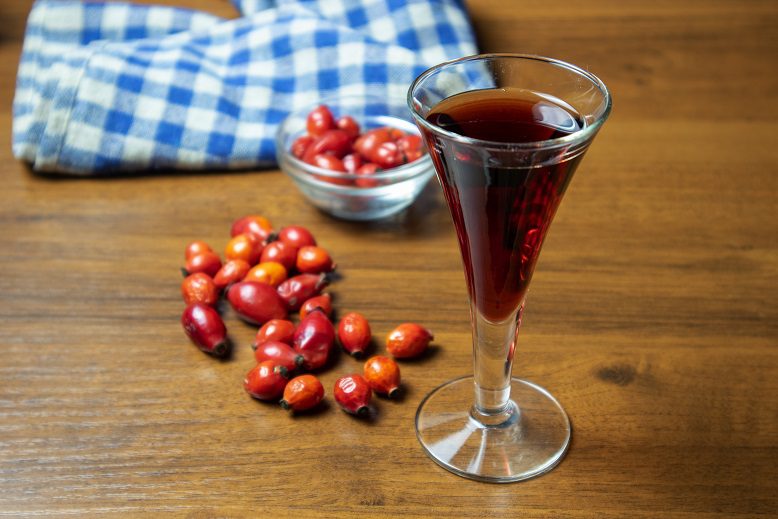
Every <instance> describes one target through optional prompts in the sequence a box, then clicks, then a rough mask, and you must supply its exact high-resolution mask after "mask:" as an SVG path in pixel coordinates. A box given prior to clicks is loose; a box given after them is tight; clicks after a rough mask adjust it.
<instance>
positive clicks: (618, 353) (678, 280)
mask: <svg viewBox="0 0 778 519" xmlns="http://www.w3.org/2000/svg"><path fill="white" fill-rule="evenodd" d="M169 3H170V4H172V5H184V6H190V7H195V8H203V9H207V10H209V11H211V12H214V13H215V14H219V15H222V16H225V17H231V16H235V12H234V10H233V9H232V8H231V7H230V6H229V4H228V3H227V2H226V1H222V0H220V1H206V0H199V1H195V0H191V1H185V0H180V1H177V2H169ZM30 4H31V2H30V1H29V0H25V1H23V2H3V3H2V5H0V23H2V26H3V29H2V30H1V31H0V33H1V34H2V36H1V37H0V71H2V73H1V74H0V141H2V142H4V143H6V144H3V145H2V146H0V175H1V176H2V177H1V178H2V181H3V187H2V189H1V190H0V193H1V195H0V196H1V197H2V201H1V202H0V323H2V324H0V348H2V351H1V352H0V355H1V356H0V358H1V359H2V360H1V361H0V516H49V515H51V516H136V515H151V516H154V515H160V514H169V515H175V516H188V517H197V518H200V517H203V518H205V517H254V516H260V517H365V516H367V517H370V516H376V517H378V516H381V517H440V516H443V515H445V516H450V517H556V518H568V517H570V518H573V517H574V518H586V517H597V518H617V517H618V518H621V517H633V518H653V517H666V518H679V519H680V518H684V519H687V518H698V517H716V518H733V517H744V518H745V517H775V514H776V510H778V499H777V498H776V495H778V470H776V465H777V464H778V441H777V440H778V297H776V287H778V232H777V231H778V229H777V226H776V222H778V209H776V203H775V198H776V194H778V171H776V164H778V146H776V141H775V134H776V130H778V127H777V126H776V123H775V121H776V119H777V118H778V100H777V99H778V98H777V97H776V95H775V93H776V92H777V91H778V74H776V72H775V70H776V65H777V63H776V56H778V31H776V30H775V28H776V27H777V26H778V6H777V5H776V4H775V2H767V1H758V0H750V1H744V2H737V3H735V2H726V1H716V0H712V1H701V0H699V1H698V0H693V1H689V2H673V1H669V0H659V1H655V2H651V3H648V2H631V3H624V2H620V1H617V0H590V1H586V2H583V1H575V2H563V3H556V4H553V3H552V4H549V3H548V2H539V1H535V0H527V1H524V2H520V3H518V2H516V3H513V2H505V1H496V0H471V1H470V2H469V3H468V7H469V10H470V14H471V16H472V18H473V21H474V25H475V27H476V31H477V33H478V37H479V41H480V43H481V46H482V49H483V50H484V51H518V52H532V53H539V54H545V55H551V56H554V57H558V58H561V59H566V60H570V61H572V62H574V63H577V64H580V65H582V66H584V67H586V68H589V69H590V70H592V72H594V73H596V74H597V75H599V76H600V77H601V78H603V80H604V81H605V82H606V83H607V84H608V85H609V87H610V88H611V90H612V91H613V93H614V99H615V103H614V111H613V115H612V117H611V120H610V121H609V122H608V123H607V125H606V126H605V128H604V129H603V131H602V132H601V134H600V136H599V137H598V138H597V141H596V142H595V144H594V146H593V148H592V149H591V151H590V152H589V153H588V155H587V157H586V158H585V160H584V162H583V165H582V167H581V168H580V170H579V173H578V175H577V177H576V179H575V180H574V182H573V185H572V187H571V189H570V190H569V192H568V194H567V197H566V201H565V203H564V204H563V205H562V207H561V209H560V211H559V213H558V215H557V218H556V222H555V224H554V226H553V230H552V231H551V233H550V235H549V238H548V240H547V242H546V245H545V247H544V252H543V255H542V258H541V260H540V262H539V265H538V268H537V271H536V274H535V279H534V281H533V287H532V290H531V294H530V299H529V302H528V307H527V312H526V318H525V321H524V322H525V326H524V329H523V331H522V337H521V342H520V347H519V353H518V355H517V361H516V366H515V369H514V373H515V374H517V375H520V376H522V377H526V378H528V379H530V380H533V381H536V382H538V383H540V384H542V385H544V386H545V387H547V388H548V389H549V390H550V391H551V392H552V393H554V394H555V395H556V396H557V397H558V398H559V400H560V401H561V402H562V404H563V405H564V406H565V408H566V410H567V411H568V413H569V415H570V417H571V419H572V422H573V427H574V437H573V444H572V447H571V449H570V452H569V454H568V456H567V458H566V459H565V460H564V461H563V463H562V464H561V465H560V466H559V467H558V468H556V469H555V470H554V471H552V472H551V473H549V474H547V475H545V476H543V477H541V478H538V479H535V480H531V481H528V482H524V483H519V484H514V485H503V486H501V485H488V484H481V483H475V482H471V481H467V480H464V479H461V478H458V477H457V476H454V475H451V474H449V473H447V472H445V471H443V470H442V469H440V468H438V467H437V466H436V465H435V464H434V463H432V462H431V461H430V460H429V459H427V458H426V456H425V455H424V454H423V452H422V450H421V448H420V447H419V445H418V443H417V441H416V438H415V435H414V432H413V427H412V424H413V417H414V413H415V411H416V407H417V405H418V403H419V401H420V400H421V398H422V397H423V395H425V394H426V393H427V392H428V391H429V390H430V389H432V388H433V387H435V386H436V385H438V384H440V383H442V382H444V381H446V380H448V379H451V378H453V377H455V376H458V375H462V374H466V373H467V372H468V371H469V370H470V366H469V362H470V351H469V346H468V342H469V325H468V321H467V319H468V312H467V306H466V305H467V300H466V293H465V285H464V278H463V274H462V271H461V266H460V260H459V257H458V251H457V248H456V240H455V237H454V234H453V229H452V228H451V224H450V222H449V218H448V214H447V211H446V209H445V206H444V204H443V201H442V197H441V195H440V193H439V192H438V187H437V186H436V185H435V184H430V186H429V187H428V189H427V190H426V191H425V193H424V194H423V196H422V198H421V200H420V201H419V203H417V204H416V205H415V206H413V207H412V208H411V209H409V210H408V211H406V212H405V213H403V214H401V215H399V216H398V217H396V218H393V219H390V220H388V221H384V222H380V223H375V224H356V223H348V222H342V221H338V220H334V219H332V218H329V217H327V216H325V215H323V214H321V213H319V212H318V211H316V210H315V209H313V208H312V207H311V206H309V205H307V204H306V203H305V202H304V200H303V199H302V198H301V195H299V194H298V193H297V192H296V191H295V189H294V188H293V186H292V184H291V183H290V181H289V180H288V179H287V178H285V177H284V176H283V175H282V174H281V173H280V172H278V171H255V172H248V173H219V172H216V173H212V174H192V175H184V174H162V175H148V176H141V177H139V178H129V177H116V178H110V179H99V180H96V179H72V178H66V179H60V178H52V177H47V176H39V175H36V174H33V173H31V172H30V171H29V170H28V169H27V167H26V166H25V165H23V164H21V163H19V162H17V161H16V160H15V159H14V158H13V157H12V155H11V151H10V146H8V144H7V143H8V142H10V132H11V99H12V96H13V84H14V77H15V72H16V65H17V61H18V55H19V51H20V48H21V38H22V34H23V27H24V20H25V17H26V14H27V12H28V11H29V6H30ZM247 213H261V214H264V215H266V216H268V217H269V218H270V219H271V220H273V222H274V223H275V224H276V225H277V226H282V225H286V224H292V223H296V224H301V225H305V226H308V227H309V228H311V229H312V230H314V232H315V234H316V236H317V238H318V239H319V241H320V242H321V243H322V244H323V245H325V246H326V247H327V248H329V249H330V250H331V251H332V253H333V255H334V256H335V258H336V260H337V262H338V264H339V266H340V270H341V272H342V274H343V277H342V279H340V280H339V281H338V282H337V283H336V284H335V285H333V287H332V292H333V294H334V295H335V297H336V307H337V309H338V311H339V312H345V311H349V310H358V311H361V312H363V313H364V314H365V315H366V316H367V317H368V319H370V321H371V323H372V326H373V330H374V332H375V336H376V337H377V338H380V337H382V336H383V335H384V334H385V333H386V332H388V331H389V330H390V329H391V328H392V327H393V326H394V325H395V324H397V323H399V322H402V321H406V320H415V321H419V322H422V323H424V324H426V325H427V326H429V327H430V328H431V329H432V330H433V331H434V332H435V335H436V348H435V351H434V354H433V355H430V356H429V357H428V358H426V359H425V360H423V361H421V362H417V363H404V364H403V365H402V369H403V376H404V379H405V381H406V387H407V394H406V396H405V399H404V401H402V402H390V401H386V400H379V401H378V404H377V405H378V418H377V419H376V420H375V421H374V422H368V423H366V422H362V421H359V420H354V419H351V418H349V417H348V416H345V415H344V414H343V413H341V412H340V411H339V410H337V409H336V408H335V406H334V403H333V401H332V400H331V399H328V405H327V406H325V408H324V409H323V410H322V411H321V412H319V413H316V414H314V415H311V416H301V417H298V418H291V417H290V416H288V415H286V414H285V413H283V412H281V411H280V410H278V409H276V408H275V407H274V406H272V405H264V404H261V403H257V402H254V401H252V400H251V399H249V398H248V397H247V396H246V394H245V393H244V392H243V390H242V389H241V382H242V378H243V375H244V374H245V372H246V371H248V369H249V368H250V367H251V366H252V358H253V357H252V353H251V351H250V349H249V347H248V345H249V343H250V340H251V338H252V337H253V334H254V329H253V328H252V327H250V326H247V325H244V324H242V323H240V322H239V321H238V320H237V319H236V318H235V316H234V315H233V314H232V313H231V312H230V311H226V322H227V325H228V327H229V330H230V333H231V336H232V338H233V340H234V341H235V343H236V344H237V346H238V348H237V349H236V352H235V354H234V356H233V357H232V358H231V359H229V360H227V361H222V362H220V361H214V360H213V359H210V358H208V357H206V356H204V355H203V354H201V353H200V352H198V351H197V350H196V349H195V348H193V347H192V346H191V345H189V344H188V343H187V341H186V339H185V337H184V335H183V333H182V331H181V328H180V325H179V322H178V320H179V317H180V312H181V311H182V309H183V306H182V302H181V301H180V297H179V291H178V290H179V288H178V287H179V283H180V277H179V276H178V273H177V269H178V267H179V266H180V264H181V262H182V252H183V248H184V246H185V244H186V243H187V242H188V241H190V240H191V239H195V238H202V239H205V240H207V241H209V242H210V243H211V244H213V245H214V246H216V247H217V248H219V249H221V248H222V247H223V246H224V244H225V243H226V241H227V240H226V238H227V234H228V229H229V225H230V223H231V221H232V220H233V219H234V218H236V217H238V216H241V215H243V214H247ZM379 343H380V340H379ZM382 350H383V346H382V345H381V344H379V345H378V347H377V351H382ZM358 369H360V365H359V363H357V362H356V361H354V360H352V359H350V358H345V357H343V356H342V357H341V358H339V359H338V361H337V363H336V365H335V366H334V367H333V368H332V369H331V370H329V371H327V372H325V373H324V374H323V375H322V377H321V378H322V380H323V382H324V384H325V388H326V389H327V390H328V393H331V387H332V384H333V382H334V380H335V379H336V378H337V377H338V376H339V375H341V374H344V373H348V372H351V371H356V370H358Z"/></svg>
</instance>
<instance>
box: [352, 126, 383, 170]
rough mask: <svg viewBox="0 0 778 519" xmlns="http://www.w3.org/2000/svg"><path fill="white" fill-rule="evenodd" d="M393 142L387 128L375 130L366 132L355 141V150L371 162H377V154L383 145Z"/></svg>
mask: <svg viewBox="0 0 778 519" xmlns="http://www.w3.org/2000/svg"><path fill="white" fill-rule="evenodd" d="M391 140H392V137H391V135H390V134H389V130H388V129H387V128H375V129H373V130H369V131H366V132H365V133H363V134H362V135H360V136H359V137H357V140H356V141H354V150H355V151H356V152H357V153H359V154H360V155H362V156H363V157H364V158H366V159H367V160H369V161H371V162H375V160H374V157H375V152H376V150H377V149H378V147H379V146H381V144H383V143H385V142H389V141H391Z"/></svg>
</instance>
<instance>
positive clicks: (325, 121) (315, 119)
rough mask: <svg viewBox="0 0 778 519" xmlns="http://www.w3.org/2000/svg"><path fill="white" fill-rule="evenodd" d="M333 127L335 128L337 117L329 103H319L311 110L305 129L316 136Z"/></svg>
mask: <svg viewBox="0 0 778 519" xmlns="http://www.w3.org/2000/svg"><path fill="white" fill-rule="evenodd" d="M332 128H335V118H334V117H333V116H332V112H331V111H330V109H329V107H328V106H327V105H319V106H317V107H316V108H314V109H313V110H311V112H310V113H309V114H308V117H307V119H306V121H305V129H306V130H308V133H310V134H311V135H314V136H315V135H321V134H323V133H324V132H326V131H327V130H330V129H332Z"/></svg>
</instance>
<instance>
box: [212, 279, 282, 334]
mask: <svg viewBox="0 0 778 519" xmlns="http://www.w3.org/2000/svg"><path fill="white" fill-rule="evenodd" d="M227 300H228V301H229V302H230V306H232V308H233V309H234V310H235V312H237V314H238V316H240V318H241V319H243V320H244V321H248V322H250V323H254V324H259V325H262V324H265V323H266V322H268V321H270V320H271V319H286V315H287V312H286V303H284V300H283V299H281V297H279V295H278V293H277V292H276V291H275V289H274V288H273V287H271V286H270V285H266V284H264V283H257V282H256V281H241V282H240V283H235V284H234V285H232V286H231V287H230V289H229V290H228V291H227Z"/></svg>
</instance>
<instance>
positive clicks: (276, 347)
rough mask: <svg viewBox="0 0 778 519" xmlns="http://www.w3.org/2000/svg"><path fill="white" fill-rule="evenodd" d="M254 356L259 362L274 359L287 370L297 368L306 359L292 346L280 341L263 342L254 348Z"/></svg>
mask: <svg viewBox="0 0 778 519" xmlns="http://www.w3.org/2000/svg"><path fill="white" fill-rule="evenodd" d="M254 358H255V359H256V360H257V362H264V361H266V360H270V361H273V362H275V363H276V364H278V365H279V366H283V367H284V368H285V369H286V370H287V371H294V370H296V369H297V368H299V367H300V366H302V365H303V362H304V361H305V359H304V358H303V356H302V355H300V354H299V353H297V352H296V351H294V350H293V349H292V347H291V346H289V345H288V344H285V343H283V342H280V341H267V342H263V343H262V344H260V345H259V346H257V349H255V350H254Z"/></svg>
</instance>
